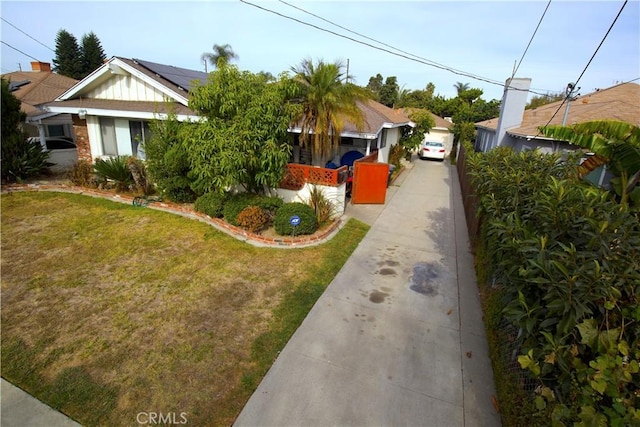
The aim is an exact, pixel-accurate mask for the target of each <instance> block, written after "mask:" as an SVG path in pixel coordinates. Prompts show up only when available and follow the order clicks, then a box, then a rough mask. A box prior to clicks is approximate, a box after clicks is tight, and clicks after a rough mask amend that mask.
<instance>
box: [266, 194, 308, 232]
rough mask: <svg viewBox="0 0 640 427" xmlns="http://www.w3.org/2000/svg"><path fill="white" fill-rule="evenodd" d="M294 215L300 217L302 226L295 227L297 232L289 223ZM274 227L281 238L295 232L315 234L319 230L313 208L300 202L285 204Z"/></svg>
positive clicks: (279, 210)
mask: <svg viewBox="0 0 640 427" xmlns="http://www.w3.org/2000/svg"><path fill="white" fill-rule="evenodd" d="M293 215H297V216H299V217H300V225H298V226H297V227H295V230H294V227H293V226H292V225H291V224H290V222H289V221H290V219H291V217H292V216H293ZM273 225H274V228H275V230H276V233H278V234H280V235H281V236H286V235H291V234H293V233H294V231H295V234H313V233H315V232H316V231H317V230H318V221H317V220H316V214H315V212H314V211H313V208H311V206H309V205H305V204H304V203H298V202H293V203H285V204H284V205H283V206H282V207H281V208H280V209H278V212H277V213H276V217H275V219H274V224H273Z"/></svg>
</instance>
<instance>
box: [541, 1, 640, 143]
mask: <svg viewBox="0 0 640 427" xmlns="http://www.w3.org/2000/svg"><path fill="white" fill-rule="evenodd" d="M628 1H629V0H624V3H623V4H622V7H621V8H620V10H619V11H618V14H617V15H616V17H615V18H614V20H613V22H612V23H611V25H610V26H609V29H608V30H607V32H606V34H605V35H604V37H602V40H600V44H599V45H598V47H597V48H596V50H595V51H594V52H593V55H591V58H590V59H589V62H587V65H585V67H584V69H583V70H582V73H580V76H579V77H578V79H577V80H576V82H575V83H570V84H572V85H573V87H577V86H578V82H579V81H580V79H581V78H582V76H584V73H585V72H586V71H587V68H589V65H591V61H593V58H595V57H596V54H597V53H598V51H599V50H600V47H602V44H603V43H604V41H605V40H606V38H607V36H608V35H609V33H610V32H611V30H612V29H613V26H614V25H615V24H616V22H617V21H618V18H619V17H620V15H621V14H622V10H623V9H624V7H625V6H626V5H627V2H628ZM631 81H633V80H631ZM570 97H571V93H568V94H567V96H565V98H564V99H563V100H562V103H561V104H560V105H559V106H558V109H557V110H556V112H555V113H553V116H551V118H550V119H549V121H548V122H547V124H546V125H544V126H542V127H543V128H546V127H547V126H549V123H551V121H552V120H553V119H554V118H555V116H556V115H557V114H558V112H559V111H560V109H561V108H562V106H563V105H564V103H565V102H567V101H568V100H569V98H570ZM539 135H540V131H539V130H538V133H537V135H536V136H535V137H534V138H537V137H538V136H539Z"/></svg>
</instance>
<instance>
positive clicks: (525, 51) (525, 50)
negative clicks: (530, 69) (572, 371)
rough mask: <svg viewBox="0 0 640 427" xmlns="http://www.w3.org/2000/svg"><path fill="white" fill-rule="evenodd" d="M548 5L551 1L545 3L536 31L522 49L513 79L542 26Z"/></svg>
mask: <svg viewBox="0 0 640 427" xmlns="http://www.w3.org/2000/svg"><path fill="white" fill-rule="evenodd" d="M550 5H551V0H549V3H547V7H545V8H544V12H542V16H541V17H540V20H539V21H538V25H537V26H536V29H535V30H534V31H533V34H532V35H531V39H530V40H529V43H528V44H527V47H526V48H525V49H524V52H523V53H522V57H521V58H520V62H518V65H517V66H516V68H515V69H514V70H513V74H512V75H511V77H515V76H516V73H517V72H518V68H520V64H522V60H523V59H524V56H525V55H526V54H527V51H528V50H529V46H531V42H532V41H533V38H534V37H535V36H536V33H537V32H538V28H540V24H542V20H543V19H544V15H546V14H547V10H548V9H549V6H550Z"/></svg>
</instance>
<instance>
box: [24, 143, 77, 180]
mask: <svg viewBox="0 0 640 427" xmlns="http://www.w3.org/2000/svg"><path fill="white" fill-rule="evenodd" d="M28 141H29V142H32V141H36V142H38V143H39V142H40V138H39V137H37V136H32V137H30V138H29V139H28ZM45 144H46V151H48V152H49V160H48V161H49V162H51V163H53V166H51V167H50V169H51V170H52V171H54V172H61V171H64V170H67V169H70V168H72V167H73V165H74V164H75V163H76V162H77V161H78V147H76V144H75V143H74V142H73V139H71V138H69V137H66V136H48V137H46V138H45Z"/></svg>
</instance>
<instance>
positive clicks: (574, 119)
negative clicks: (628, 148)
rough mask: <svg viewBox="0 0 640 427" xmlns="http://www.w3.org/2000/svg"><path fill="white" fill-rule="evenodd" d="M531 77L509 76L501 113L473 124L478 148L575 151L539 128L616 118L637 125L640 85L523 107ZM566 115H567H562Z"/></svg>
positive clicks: (617, 86)
mask: <svg viewBox="0 0 640 427" xmlns="http://www.w3.org/2000/svg"><path fill="white" fill-rule="evenodd" d="M530 83H531V79H508V80H507V82H506V84H505V91H504V95H503V98H502V104H501V107H500V116H499V117H497V118H494V119H490V120H485V121H483V122H479V123H476V124H475V127H476V131H477V134H476V141H475V149H476V150H477V151H488V150H491V149H492V148H495V147H498V146H509V147H513V148H514V149H515V150H516V151H521V150H532V149H535V148H538V149H540V151H542V152H547V153H549V152H556V151H561V150H575V146H571V145H570V144H568V143H567V142H564V141H556V140H553V139H551V138H547V137H544V136H542V135H541V134H540V133H539V131H538V128H539V127H541V126H546V125H562V124H563V122H564V123H565V124H566V125H567V126H569V125H572V124H575V123H583V122H588V121H593V120H617V121H623V122H628V123H631V124H633V125H635V126H640V85H638V84H636V83H622V84H619V85H616V86H612V87H610V88H607V89H600V90H596V91H595V92H592V93H589V94H586V95H582V96H577V97H574V98H572V99H571V101H569V102H565V103H564V105H562V101H557V102H553V103H550V104H546V105H543V106H541V107H538V108H533V109H530V110H525V105H526V103H527V97H528V91H529V85H530ZM565 116H566V117H565Z"/></svg>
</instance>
